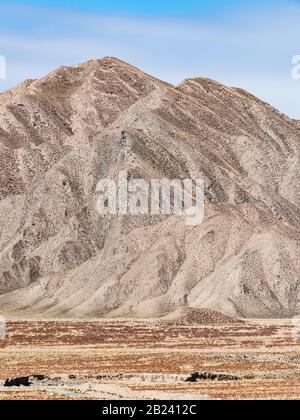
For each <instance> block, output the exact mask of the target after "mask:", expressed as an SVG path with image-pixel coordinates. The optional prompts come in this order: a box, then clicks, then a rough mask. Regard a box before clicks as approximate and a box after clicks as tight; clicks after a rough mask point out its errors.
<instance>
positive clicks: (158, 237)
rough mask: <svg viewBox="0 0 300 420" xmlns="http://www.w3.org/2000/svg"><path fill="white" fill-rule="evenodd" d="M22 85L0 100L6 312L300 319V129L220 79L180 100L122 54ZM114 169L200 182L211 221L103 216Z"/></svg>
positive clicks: (1, 273) (200, 84) (0, 249)
mask: <svg viewBox="0 0 300 420" xmlns="http://www.w3.org/2000/svg"><path fill="white" fill-rule="evenodd" d="M20 86H21V87H20ZM20 86H19V87H17V88H16V89H13V90H11V91H10V93H8V94H3V95H1V101H0V153H1V163H2V164H1V166H0V232H1V236H0V260H1V264H0V309H1V313H12V312H16V313H17V314H23V315H26V316H36V315H39V316H43V317H56V316H61V315H63V316H64V317H77V318H78V317H101V316H113V317H116V316H121V317H122V316H135V317H146V316H149V317H153V316H159V315H162V314H165V313H170V312H172V311H174V310H176V309H177V308H180V307H182V305H185V306H187V305H188V306H189V307H192V308H193V307H196V308H201V307H202V308H207V309H211V310H218V311H222V312H224V313H226V314H229V315H235V316H236V315H238V316H245V317H274V316H290V315H292V314H297V313H299V311H300V296H299V294H298V295H297V293H295V290H298V289H299V288H300V283H299V279H300V275H299V264H298V261H300V255H299V250H300V246H299V241H300V233H299V226H300V210H299V209H300V202H299V156H300V144H299V138H300V126H299V124H298V123H297V122H295V121H293V120H290V119H288V118H287V117H285V116H283V115H282V114H280V113H279V112H277V111H275V110H273V108H271V107H270V106H269V105H267V104H265V103H264V102H262V101H260V100H258V99H257V98H255V97H254V96H252V95H250V94H248V93H246V92H244V91H242V90H239V89H235V88H229V87H226V86H224V85H222V84H221V83H218V82H215V81H213V80H211V79H207V78H195V79H187V80H185V81H184V82H182V83H181V84H180V85H179V86H178V87H176V88H174V87H173V86H171V85H169V84H167V83H165V82H162V81H160V80H158V79H156V78H154V77H152V76H150V75H147V74H146V73H143V72H142V71H140V70H138V69H137V68H136V67H133V66H131V65H130V64H127V63H125V62H123V61H121V60H118V59H116V58H113V57H105V58H103V59H100V60H91V61H89V62H87V63H84V64H80V65H78V66H74V67H60V68H59V69H57V70H55V71H54V72H52V73H50V74H49V75H47V76H45V77H44V78H42V79H41V80H37V81H34V82H32V81H30V82H25V83H23V84H22V85H20ZM124 132H125V133H129V134H128V135H124ZM120 170H126V171H127V172H128V174H130V175H132V174H133V175H134V176H135V177H139V178H143V179H145V180H149V179H186V178H193V179H194V178H202V179H203V180H204V182H205V198H206V219H205V220H204V222H203V223H202V224H201V225H199V226H196V227H193V228H191V227H190V226H187V225H186V224H185V222H184V218H183V217H178V218H177V217H175V216H170V217H165V216H163V215H158V216H157V215H156V216H154V217H153V216H152V215H150V214H149V215H141V216H133V215H130V214H129V215H126V216H124V217H117V216H115V215H110V216H109V217H102V216H101V215H99V214H98V213H97V211H96V202H97V197H98V196H97V191H96V185H97V183H98V181H99V180H100V179H111V178H114V177H115V176H116V174H117V173H118V172H119V171H120Z"/></svg>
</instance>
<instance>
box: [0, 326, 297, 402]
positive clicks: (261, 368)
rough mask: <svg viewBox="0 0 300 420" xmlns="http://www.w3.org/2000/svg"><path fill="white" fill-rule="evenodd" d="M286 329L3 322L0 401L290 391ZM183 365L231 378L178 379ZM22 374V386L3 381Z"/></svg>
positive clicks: (285, 396) (292, 347) (290, 331)
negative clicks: (26, 379)
mask: <svg viewBox="0 0 300 420" xmlns="http://www.w3.org/2000/svg"><path fill="white" fill-rule="evenodd" d="M295 332H296V331H295V327H293V325H292V323H291V321H290V320H263V321H261V320H254V321H252V320H247V321H245V322H244V323H240V324H238V323H237V324H227V325H218V326H213V325H207V326H205V325H192V326H185V325H175V324H171V323H164V322H161V321H155V320H147V321H139V320H118V321H114V320H101V321H99V320H95V321H93V320H89V321H70V320H67V321H64V320H53V321H49V320H47V321H43V320H36V321H33V320H30V321H16V320H13V321H9V322H8V324H7V336H6V340H5V343H4V344H5V346H4V347H2V348H1V349H0V366H1V372H0V385H1V387H0V399H1V400H9V399H14V400H17V399H22V400H23V399H34V400H47V399H51V400H54V399H60V400H72V399H76V400H78V399H84V400H95V399H96V400H99V399H101V400H114V399H116V400H120V399H124V400H130V399H135V400H138V399H142V400H147V399H149V400H152V399H156V400H178V399H179V400H181V399H186V400H198V399H200V400H201V399H213V400H215V399H216V400H257V399H259V400H272V399H276V400H280V399H282V400H289V399H290V400H292V399H299V398H300V352H299V345H300V340H298V339H297V334H295ZM193 372H200V373H201V374H216V375H217V374H220V375H230V376H235V377H236V378H237V380H229V381H219V380H211V379H210V380H199V381H198V382H186V379H187V378H189V377H190V374H191V373H193ZM37 375H39V380H38V379H37V378H38V376H37ZM25 376H29V377H30V381H31V385H30V386H29V387H4V386H3V385H4V382H5V380H6V379H8V378H16V377H25Z"/></svg>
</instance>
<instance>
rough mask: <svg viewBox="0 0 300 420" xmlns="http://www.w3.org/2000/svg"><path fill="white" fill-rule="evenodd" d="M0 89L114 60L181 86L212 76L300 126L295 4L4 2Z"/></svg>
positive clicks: (298, 6)
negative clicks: (71, 67)
mask: <svg viewBox="0 0 300 420" xmlns="http://www.w3.org/2000/svg"><path fill="white" fill-rule="evenodd" d="M0 16H1V23H0V55H4V56H5V57H6V60H7V79H6V80H5V81H3V80H0V90H4V89H7V88H9V87H11V86H13V85H15V84H17V83H19V82H20V81H22V80H23V79H26V78H38V77H41V76H42V75H44V74H46V73H48V72H49V71H51V70H53V69H54V68H56V67H58V66H60V65H73V64H77V63H80V62H84V61H86V60H89V59H91V58H100V57H102V56H106V55H111V56H116V57H119V58H121V59H123V60H125V61H128V62H130V63H132V64H134V65H136V66H138V67H140V68H141V69H143V70H145V71H147V72H148V73H152V74H154V75H155V76H157V77H160V78H162V79H165V80H167V81H169V82H171V83H174V84H177V83H179V82H180V81H181V80H183V79H184V78H186V77H200V76H205V77H211V78H214V79H216V80H219V81H221V82H223V83H225V84H228V85H231V86H240V87H243V88H245V89H247V90H249V91H251V92H252V93H254V94H256V95H257V96H259V97H261V98H262V99H264V100H266V101H267V102H269V103H271V104H272V105H274V106H276V107H277V108H278V109H280V110H281V111H283V112H285V113H286V114H288V115H289V116H291V117H293V118H298V119H300V107H299V99H300V81H296V80H293V79H292V77H291V70H292V64H291V61H292V57H293V56H294V55H300V1H297V0H272V1H270V0H261V1H256V0H252V1H247V0H243V1H237V0H223V1H217V0H211V1H199V0H197V1H196V0H181V1H176V0H175V1H174V0H173V1H171V0H165V1H164V0H160V1H158V0H151V1H150V0H149V1H145V0H144V1H141V0H139V1H137V0H127V1H126V0H116V1H115V0H110V1H107V0H106V1H101V0H100V1H99V0H98V1H95V0H91V1H81V0H73V1H71V0H60V1H59V0H51V1H35V0H31V1H30V0H28V1H23V0H19V1H16V0H13V1H3V0H0Z"/></svg>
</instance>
